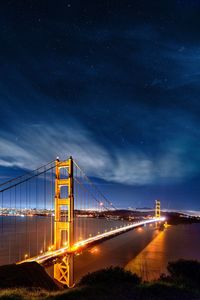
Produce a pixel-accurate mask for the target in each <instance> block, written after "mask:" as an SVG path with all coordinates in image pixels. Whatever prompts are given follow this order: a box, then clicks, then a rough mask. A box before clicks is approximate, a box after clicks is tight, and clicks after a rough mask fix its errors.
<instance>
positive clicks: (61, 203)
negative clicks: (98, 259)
mask: <svg viewBox="0 0 200 300" xmlns="http://www.w3.org/2000/svg"><path fill="white" fill-rule="evenodd" d="M61 169H66V171H67V172H66V173H67V174H68V177H67V178H61V173H60V171H61ZM55 174H56V178H55V220H54V247H55V250H57V249H60V248H62V247H63V245H62V235H63V232H67V238H68V240H67V244H68V250H69V251H70V250H71V248H72V247H73V244H74V176H73V159H72V157H71V156H70V158H69V159H68V160H66V161H62V162H61V161H59V159H57V160H56V161H55ZM63 187H67V191H66V189H65V190H64V189H63V192H65V195H64V197H63V196H62V197H61V189H62V188H63ZM62 195H63V193H62ZM62 207H67V211H68V213H67V221H63V218H62ZM73 274H74V264H73V255H72V254H69V255H68V254H67V255H66V256H65V257H64V258H63V259H62V261H61V262H58V263H56V264H55V265H54V278H55V279H56V280H58V281H59V282H61V283H62V284H65V285H67V286H68V287H71V286H73V284H74V276H73Z"/></svg>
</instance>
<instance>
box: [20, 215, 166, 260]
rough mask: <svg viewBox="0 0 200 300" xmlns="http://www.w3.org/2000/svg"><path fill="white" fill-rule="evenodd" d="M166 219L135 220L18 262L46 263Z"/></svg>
mask: <svg viewBox="0 0 200 300" xmlns="http://www.w3.org/2000/svg"><path fill="white" fill-rule="evenodd" d="M163 221H165V217H161V218H152V219H148V220H142V221H139V222H135V223H131V224H130V225H126V226H123V227H120V228H117V229H113V230H110V231H107V232H104V233H101V234H98V235H96V236H93V237H89V238H88V239H86V240H82V241H79V242H77V243H75V244H74V246H73V248H72V249H70V251H69V249H68V246H65V247H63V248H60V249H58V250H50V251H48V252H45V253H42V254H40V255H38V256H34V257H31V258H27V259H26V260H23V261H21V262H18V264H21V263H24V262H33V261H35V262H37V263H39V264H44V263H45V262H46V261H48V260H53V259H55V258H56V257H59V256H63V255H65V254H70V253H75V252H77V251H79V250H82V249H85V248H87V247H89V246H90V245H91V244H93V243H95V242H100V241H101V240H104V239H107V238H109V237H112V236H115V235H118V234H121V233H124V232H126V231H129V230H131V229H134V228H137V227H140V226H144V225H146V224H151V223H157V222H163Z"/></svg>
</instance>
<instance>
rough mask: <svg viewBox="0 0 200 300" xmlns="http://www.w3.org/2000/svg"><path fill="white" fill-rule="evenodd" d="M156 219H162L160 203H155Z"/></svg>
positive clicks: (157, 201)
mask: <svg viewBox="0 0 200 300" xmlns="http://www.w3.org/2000/svg"><path fill="white" fill-rule="evenodd" d="M155 218H160V201H159V200H156V201H155Z"/></svg>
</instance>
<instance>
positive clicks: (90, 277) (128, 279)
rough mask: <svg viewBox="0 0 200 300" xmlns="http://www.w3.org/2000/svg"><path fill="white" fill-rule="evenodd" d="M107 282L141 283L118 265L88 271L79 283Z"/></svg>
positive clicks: (135, 276) (97, 283) (96, 283)
mask: <svg viewBox="0 0 200 300" xmlns="http://www.w3.org/2000/svg"><path fill="white" fill-rule="evenodd" d="M105 283H108V284H109V285H110V286H111V285H112V284H115V285H116V284H132V285H137V284H139V283H141V279H140V278H139V277H138V276H137V275H136V274H132V273H131V272H129V271H125V270H124V269H122V268H120V267H110V268H106V269H102V270H99V271H96V272H93V273H88V274H87V275H86V276H84V277H83V278H82V279H81V281H80V283H79V285H100V284H105Z"/></svg>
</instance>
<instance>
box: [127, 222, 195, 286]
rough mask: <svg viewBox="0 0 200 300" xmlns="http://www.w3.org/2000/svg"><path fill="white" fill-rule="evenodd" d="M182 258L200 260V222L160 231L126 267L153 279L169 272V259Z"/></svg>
mask: <svg viewBox="0 0 200 300" xmlns="http://www.w3.org/2000/svg"><path fill="white" fill-rule="evenodd" d="M181 258H183V259H196V260H200V224H192V225H178V226H171V227H168V228H167V229H165V230H164V231H162V232H159V234H158V235H157V237H156V238H155V239H153V240H152V241H151V242H150V243H149V244H148V245H147V246H146V248H144V249H143V251H142V252H140V253H139V254H138V255H137V256H136V257H135V258H133V259H132V260H130V261H129V263H128V264H126V266H125V269H127V270H130V271H131V272H133V273H137V274H138V275H139V276H141V277H142V278H143V280H153V279H157V278H158V277H159V276H160V275H161V274H162V273H167V264H168V262H169V261H175V260H178V259H181Z"/></svg>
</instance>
